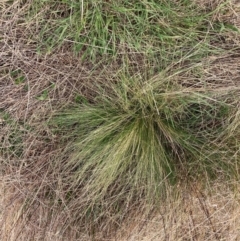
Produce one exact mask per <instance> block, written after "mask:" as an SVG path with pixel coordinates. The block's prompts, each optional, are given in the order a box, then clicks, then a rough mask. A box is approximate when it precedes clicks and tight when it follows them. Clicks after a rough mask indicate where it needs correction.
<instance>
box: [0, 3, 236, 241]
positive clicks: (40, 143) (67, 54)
mask: <svg viewBox="0 0 240 241" xmlns="http://www.w3.org/2000/svg"><path fill="white" fill-rule="evenodd" d="M201 2H202V7H206V6H207V7H209V6H211V7H214V4H219V3H220V2H221V1H205V3H204V1H201ZM206 3H207V4H206ZM209 4H210V5H209ZM14 6H15V8H14V9H15V11H16V14H15V15H14V17H12V18H11V19H8V18H4V17H0V34H1V35H2V36H3V38H2V39H0V49H1V52H0V109H1V110H4V111H5V112H7V113H9V114H10V116H11V118H13V119H14V120H15V121H16V122H22V123H23V124H22V125H20V126H18V127H17V128H22V129H23V130H24V131H23V136H22V142H23V143H22V144H23V145H24V151H23V153H22V154H21V156H20V157H16V156H14V154H9V155H5V156H2V157H0V159H1V160H0V163H1V167H0V180H1V182H0V188H1V192H0V240H2V241H13V240H18V241H28V240H29V241H30V240H34V241H35V240H36V241H38V240H39V241H40V240H46V241H60V240H68V241H77V240H79V241H80V240H81V241H84V240H86V241H87V240H91V239H92V237H93V236H94V237H95V239H94V240H123V241H127V240H129V241H130V240H134V241H135V240H136V241H137V240H139V241H140V240H141V241H143V240H145V241H150V240H169V241H175V240H179V241H180V240H181V241H183V240H199V241H201V240H226V241H228V240H229V241H230V240H232V241H233V240H236V241H237V240H240V228H239V227H240V216H239V213H240V205H239V186H240V185H239V183H235V184H234V185H233V186H234V187H235V189H234V190H230V189H229V188H227V187H226V186H225V185H223V184H220V183H221V181H219V184H218V183H216V185H215V186H214V187H211V192H209V193H208V192H207V191H206V193H202V191H200V190H196V187H194V188H193V189H192V190H185V192H184V195H183V194H181V195H179V196H178V197H177V198H176V199H170V198H169V200H166V203H162V204H161V205H160V207H159V209H160V210H159V211H160V212H159V213H161V215H156V214H155V213H154V212H153V213H151V214H149V216H146V217H145V218H143V217H142V216H141V215H139V217H138V216H137V217H135V216H134V215H135V214H133V219H132V220H128V221H126V222H125V224H121V225H120V228H119V231H118V232H117V233H115V232H113V231H112V230H111V229H109V228H108V227H106V226H102V227H99V230H100V231H101V232H99V230H98V231H96V230H94V228H93V227H91V225H90V226H86V227H85V230H84V228H81V231H79V224H78V223H74V222H72V219H73V218H72V215H74V210H68V207H67V206H66V205H65V204H64V202H65V201H66V200H65V199H64V195H63V193H64V191H65V188H66V186H65V184H64V183H63V180H64V179H63V178H62V177H61V175H60V174H59V173H61V170H60V169H61V167H60V166H57V165H56V163H55V164H53V160H54V159H56V158H57V157H58V155H59V153H60V152H61V147H60V146H59V140H58V139H57V137H56V136H54V135H53V133H52V132H51V131H50V130H49V129H48V127H47V126H46V125H45V124H44V122H43V120H45V119H46V118H48V116H49V113H52V112H53V110H55V109H56V108H57V107H59V106H64V105H65V104H66V103H69V102H72V101H74V98H75V97H76V94H81V95H83V96H89V89H91V88H94V86H91V83H92V80H93V79H94V80H95V79H96V78H97V79H98V81H99V82H104V80H105V76H106V75H107V74H108V75H109V74H112V72H114V70H116V69H117V68H118V65H120V64H121V63H119V62H116V63H113V64H112V66H111V67H109V66H108V67H107V68H106V67H105V66H104V63H99V66H93V65H91V64H89V63H83V62H81V61H80V60H79V58H78V56H73V54H72V53H71V51H70V47H69V46H68V45H65V46H63V47H62V48H61V49H58V50H56V51H55V52H53V53H51V54H46V55H44V56H40V55H38V54H37V47H36V44H35V43H34V42H31V41H29V38H28V33H29V29H28V26H27V25H18V20H19V18H20V19H21V11H20V10H19V9H18V8H17V1H16V2H15V5H14ZM0 7H1V8H0V13H3V15H2V16H4V14H5V13H6V12H7V11H9V9H8V4H7V1H1V2H0ZM229 9H230V10H229V13H226V15H225V16H219V15H218V14H216V18H220V17H223V18H225V19H229V18H230V19H231V21H232V22H233V23H234V24H235V25H236V26H240V17H239V16H240V14H239V12H240V11H239V9H240V6H239V3H238V2H237V1H235V2H230V5H229ZM11 10H12V11H13V8H12V9H11ZM228 40H229V43H228V44H231V45H232V46H239V43H240V42H239V36H233V35H229V36H228ZM138 60H139V56H133V57H132V59H131V61H132V62H131V64H132V66H133V68H141V67H139V66H140V64H139V61H138ZM141 61H142V60H141ZM136 63H137V64H136ZM207 63H208V64H207V65H206V64H205V67H204V71H205V77H204V78H206V79H207V80H208V81H209V83H211V81H215V80H216V79H218V81H222V83H223V85H224V86H226V85H227V83H229V84H230V83H231V86H232V84H233V83H234V84H235V85H236V86H238V87H239V86H240V67H239V66H240V50H239V49H238V50H236V51H235V52H229V53H227V54H226V55H225V56H222V57H221V58H214V57H211V58H210V59H208V61H207ZM142 64H144V63H142ZM136 66H137V67H136ZM16 69H20V70H21V74H22V75H24V77H25V82H24V83H22V84H19V85H16V83H15V80H14V77H13V76H11V72H12V71H14V70H16ZM109 69H111V70H109ZM109 71H111V72H109ZM112 75H114V74H112ZM185 77H186V76H185ZM185 77H184V76H183V77H182V78H183V79H182V80H183V81H184V78H185ZM52 84H54V86H53V85H52ZM26 88H27V89H28V91H26ZM44 90H46V91H47V93H48V95H47V97H46V99H44V100H39V96H41V95H42V93H43V91H44ZM27 125H29V126H31V128H32V131H29V130H28V129H27ZM12 126H13V123H10V124H9V123H6V121H5V120H3V118H2V117H1V116H0V140H1V144H0V145H2V146H1V147H4V145H8V144H9V143H8V142H7V141H5V140H7V139H8V136H9V135H11V132H12V129H11V127H12ZM46 194H47V195H46ZM49 194H50V196H49ZM45 196H48V197H49V198H48V199H47V200H46V198H44V197H45ZM31 200H34V201H31ZM59 202H61V203H62V207H65V208H62V209H61V210H60V209H59ZM133 213H134V212H133ZM82 226H83V227H84V224H82Z"/></svg>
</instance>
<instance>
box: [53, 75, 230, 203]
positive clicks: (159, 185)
mask: <svg viewBox="0 0 240 241" xmlns="http://www.w3.org/2000/svg"><path fill="white" fill-rule="evenodd" d="M109 83H110V82H109ZM223 95H226V91H224V92H223V93H222V92H221V91H220V92H219V91H217V90H216V88H212V89H209V88H204V87H201V88H194V87H184V86H182V85H180V84H177V81H176V80H175V77H174V75H172V76H166V74H164V73H160V74H158V75H157V76H155V77H153V78H151V79H149V80H145V81H144V80H141V78H139V77H126V76H124V75H123V76H121V77H120V79H119V81H117V82H116V83H114V84H113V83H112V84H109V86H108V87H107V88H105V89H104V88H103V87H99V88H97V96H96V98H95V100H94V101H93V102H91V103H82V104H78V105H77V106H75V107H71V108H68V109H67V110H64V111H63V112H61V113H58V114H57V116H55V117H54V122H55V124H57V125H58V128H60V127H61V128H62V129H66V130H67V134H66V135H67V137H68V140H69V137H72V139H71V140H72V141H71V142H69V144H68V145H67V150H68V151H69V153H71V154H70V157H69V158H68V161H67V164H66V168H67V169H68V170H71V173H72V177H71V178H73V182H74V183H75V184H76V183H77V186H78V187H81V191H82V192H83V193H84V196H86V197H87V199H88V200H91V202H95V201H96V200H102V199H103V198H104V197H106V196H109V194H111V195H118V193H116V192H126V193H128V195H129V196H132V197H133V196H135V195H139V196H144V197H145V198H146V199H148V200H157V198H158V197H161V196H164V192H165V191H164V190H166V189H165V188H166V187H167V186H168V185H171V184H174V183H176V182H178V180H179V178H182V177H183V176H185V175H186V176H188V175H190V176H191V175H192V177H194V178H195V177H197V176H199V175H208V173H209V174H210V175H209V176H214V175H215V174H214V171H215V165H212V166H214V167H213V168H211V164H212V163H214V159H213V158H214V155H211V153H216V152H217V148H220V146H218V145H217V144H216V143H215V140H217V138H219V136H220V135H221V134H222V133H223V132H224V126H223V123H224V121H225V120H226V119H227V116H228V113H229V111H230V109H231V108H230V105H228V104H227V103H224V102H222V101H220V99H221V98H222V96H223ZM222 99H223V98H222ZM69 129H70V130H69ZM217 158H218V157H217ZM218 162H219V165H218V167H220V166H221V163H220V162H221V160H218Z"/></svg>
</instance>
